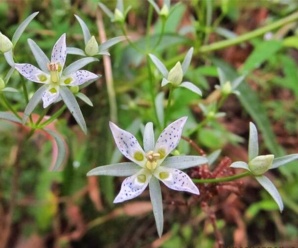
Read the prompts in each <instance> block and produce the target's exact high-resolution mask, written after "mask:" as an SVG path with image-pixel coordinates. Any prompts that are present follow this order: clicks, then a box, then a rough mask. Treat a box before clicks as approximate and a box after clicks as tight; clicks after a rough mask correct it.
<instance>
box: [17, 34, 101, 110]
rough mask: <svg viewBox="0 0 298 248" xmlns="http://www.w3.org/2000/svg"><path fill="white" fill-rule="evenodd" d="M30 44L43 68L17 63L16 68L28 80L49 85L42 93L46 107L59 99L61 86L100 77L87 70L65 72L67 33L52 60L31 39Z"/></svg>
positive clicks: (62, 37)
mask: <svg viewBox="0 0 298 248" xmlns="http://www.w3.org/2000/svg"><path fill="white" fill-rule="evenodd" d="M29 44H30V45H31V49H32V51H33V53H34V55H35V58H36V60H37V63H38V64H39V66H40V68H41V70H40V69H38V68H37V67H35V66H34V65H31V64H15V68H16V69H17V70H18V72H19V73H20V74H22V75H23V76H24V77H25V78H27V79H28V80H30V81H32V82H36V83H42V84H45V85H47V87H45V88H44V91H43V93H42V100H43V107H44V108H46V107H48V106H49V105H50V104H52V103H54V102H56V101H58V100H59V96H60V94H59V90H60V87H61V86H62V87H63V86H77V85H81V84H83V83H86V82H90V81H94V80H95V79H97V78H98V76H97V75H96V74H94V73H92V72H89V71H86V70H76V71H74V72H71V73H67V72H70V71H71V70H68V71H67V72H63V68H64V64H65V60H66V35H65V34H63V35H62V36H61V37H60V38H59V39H58V41H57V42H56V44H55V45H54V47H53V50H52V55H51V61H49V59H48V58H47V57H46V56H45V55H44V54H43V52H42V51H41V50H40V48H39V47H38V46H37V45H36V44H35V43H34V42H33V41H32V40H30V41H29ZM37 55H38V56H39V57H37Z"/></svg>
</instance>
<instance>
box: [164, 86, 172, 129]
mask: <svg viewBox="0 0 298 248" xmlns="http://www.w3.org/2000/svg"><path fill="white" fill-rule="evenodd" d="M173 92H174V87H173V86H172V84H171V86H170V91H169V97H168V103H167V107H166V111H165V112H166V114H165V119H164V126H163V127H166V125H167V121H168V119H169V115H170V108H171V104H172V99H173Z"/></svg>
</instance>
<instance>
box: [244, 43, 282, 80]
mask: <svg viewBox="0 0 298 248" xmlns="http://www.w3.org/2000/svg"><path fill="white" fill-rule="evenodd" d="M280 48H282V42H281V41H278V40H269V41H264V42H262V43H259V44H258V45H256V47H255V48H254V50H253V52H252V53H251V54H250V55H249V57H248V58H247V59H246V61H245V63H244V65H243V67H242V69H241V71H242V72H243V73H244V74H247V73H248V72H250V71H251V70H254V69H255V68H258V67H259V66H260V65H261V64H262V63H263V62H265V61H266V60H268V59H269V58H271V57H272V56H273V55H274V54H275V53H276V52H277V51H278V50H279V49H280Z"/></svg>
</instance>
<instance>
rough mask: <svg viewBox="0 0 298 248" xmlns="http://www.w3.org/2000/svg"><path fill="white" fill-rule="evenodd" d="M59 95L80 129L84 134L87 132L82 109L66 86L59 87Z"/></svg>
mask: <svg viewBox="0 0 298 248" xmlns="http://www.w3.org/2000/svg"><path fill="white" fill-rule="evenodd" d="M60 95H61V97H62V99H63V101H64V103H65V104H66V106H67V108H68V109H69V111H70V113H71V114H72V115H73V117H74V118H75V120H76V121H77V123H78V124H79V125H80V127H81V129H82V130H83V132H84V133H85V134H87V127H86V122H85V119H84V117H83V114H82V111H81V109H80V106H79V104H78V103H77V101H76V99H75V97H74V95H73V94H72V92H71V91H70V90H69V89H68V88H67V87H64V86H62V87H60Z"/></svg>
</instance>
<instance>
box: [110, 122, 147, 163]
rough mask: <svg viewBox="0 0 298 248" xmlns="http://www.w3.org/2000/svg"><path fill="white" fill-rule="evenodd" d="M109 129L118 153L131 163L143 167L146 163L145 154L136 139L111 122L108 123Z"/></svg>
mask: <svg viewBox="0 0 298 248" xmlns="http://www.w3.org/2000/svg"><path fill="white" fill-rule="evenodd" d="M110 128H111V131H112V134H113V137H114V140H115V143H116V145H117V147H118V149H119V150H120V152H121V153H122V154H123V155H124V156H125V157H127V158H128V159H130V160H131V161H133V162H135V163H136V164H138V165H140V166H142V167H143V166H144V163H145V162H146V159H145V152H144V150H143V149H142V147H141V146H140V144H139V142H138V141H137V139H136V137H135V136H134V135H133V134H131V133H129V132H127V131H125V130H123V129H121V128H119V127H118V126H116V125H115V124H114V123H113V122H110Z"/></svg>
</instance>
